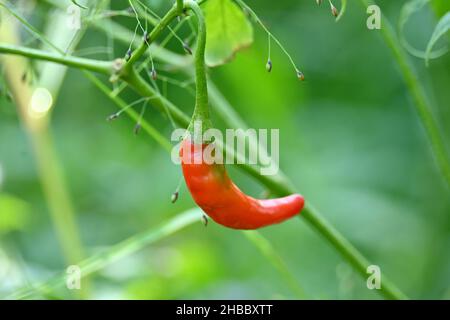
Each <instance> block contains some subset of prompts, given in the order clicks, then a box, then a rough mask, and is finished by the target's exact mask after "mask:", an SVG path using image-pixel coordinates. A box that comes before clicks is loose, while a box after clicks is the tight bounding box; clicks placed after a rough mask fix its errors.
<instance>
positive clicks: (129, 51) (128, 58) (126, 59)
mask: <svg viewBox="0 0 450 320" xmlns="http://www.w3.org/2000/svg"><path fill="white" fill-rule="evenodd" d="M132 52H133V51H132V50H131V49H128V50H127V53H126V54H125V61H128V60H130V58H131V53H132Z"/></svg>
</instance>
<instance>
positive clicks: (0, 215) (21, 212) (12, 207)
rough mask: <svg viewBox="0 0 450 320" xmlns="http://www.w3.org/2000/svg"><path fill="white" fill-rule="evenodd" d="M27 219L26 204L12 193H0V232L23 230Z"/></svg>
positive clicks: (27, 208) (27, 210) (27, 207)
mask: <svg viewBox="0 0 450 320" xmlns="http://www.w3.org/2000/svg"><path fill="white" fill-rule="evenodd" d="M28 220H29V206H28V204H27V203H26V202H25V201H23V200H21V199H19V198H17V197H14V196H12V195H9V194H5V193H3V194H0V234H3V233H8V232H10V231H15V230H23V229H24V228H25V226H26V224H27V222H28Z"/></svg>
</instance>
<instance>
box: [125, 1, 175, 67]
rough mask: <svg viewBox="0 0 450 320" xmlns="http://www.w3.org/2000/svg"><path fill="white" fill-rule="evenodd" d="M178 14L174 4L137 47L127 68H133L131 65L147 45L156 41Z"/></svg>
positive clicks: (140, 55) (142, 53) (143, 52)
mask: <svg viewBox="0 0 450 320" xmlns="http://www.w3.org/2000/svg"><path fill="white" fill-rule="evenodd" d="M177 15H178V10H177V7H176V6H173V7H172V8H171V9H170V10H169V11H168V12H167V13H166V15H165V16H164V17H163V18H162V19H161V20H160V21H159V23H158V24H157V25H156V26H155V27H154V28H153V30H152V31H151V32H150V33H149V34H148V35H147V38H146V39H143V40H142V42H141V45H140V46H139V47H138V48H137V49H136V51H135V52H134V53H133V54H132V55H131V57H130V60H128V62H127V64H126V68H127V69H131V66H132V65H133V64H134V63H135V62H136V61H138V60H139V59H140V58H141V57H142V56H143V55H144V54H145V51H146V50H147V47H148V46H149V45H150V44H151V43H152V42H153V41H155V39H156V38H157V37H158V36H159V35H160V34H161V32H162V31H163V30H164V28H165V27H166V26H167V25H168V24H169V23H170V22H172V20H173V19H175V18H176V17H177Z"/></svg>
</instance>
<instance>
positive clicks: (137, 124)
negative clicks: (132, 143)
mask: <svg viewBox="0 0 450 320" xmlns="http://www.w3.org/2000/svg"><path fill="white" fill-rule="evenodd" d="M140 131H141V124H140V123H139V122H138V123H136V125H135V126H134V128H133V132H134V134H135V135H136V136H137V135H138V134H139V132H140Z"/></svg>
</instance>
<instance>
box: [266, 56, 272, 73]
mask: <svg viewBox="0 0 450 320" xmlns="http://www.w3.org/2000/svg"><path fill="white" fill-rule="evenodd" d="M266 70H267V72H270V71H272V61H271V60H270V59H269V60H267V63H266Z"/></svg>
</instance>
